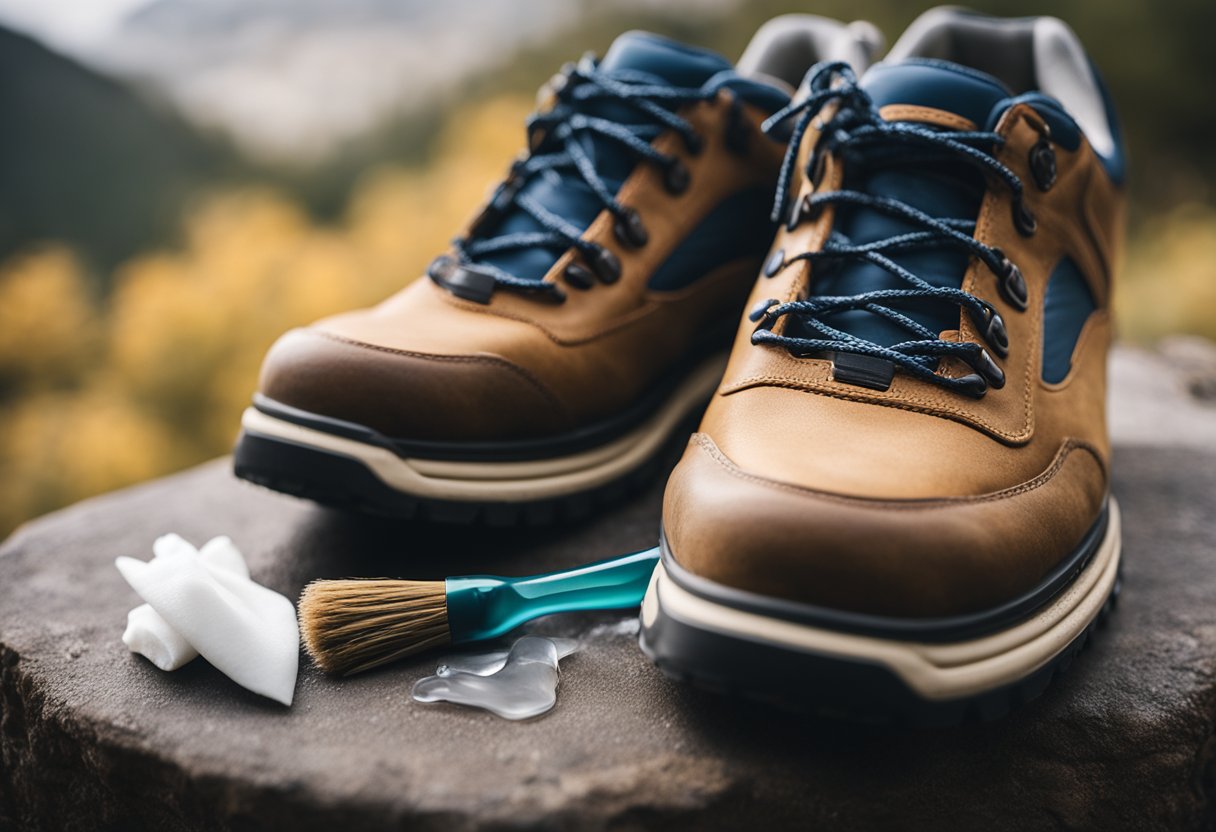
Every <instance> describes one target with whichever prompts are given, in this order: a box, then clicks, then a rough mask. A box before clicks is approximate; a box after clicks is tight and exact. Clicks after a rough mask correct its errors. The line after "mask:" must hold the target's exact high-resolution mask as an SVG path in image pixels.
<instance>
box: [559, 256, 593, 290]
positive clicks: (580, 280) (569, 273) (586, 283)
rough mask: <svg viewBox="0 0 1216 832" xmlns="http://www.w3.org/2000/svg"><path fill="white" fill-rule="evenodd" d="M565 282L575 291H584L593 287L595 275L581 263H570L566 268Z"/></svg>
mask: <svg viewBox="0 0 1216 832" xmlns="http://www.w3.org/2000/svg"><path fill="white" fill-rule="evenodd" d="M565 275H566V282H567V283H569V284H570V285H571V286H573V287H574V288H575V289H581V290H583V291H586V290H587V289H590V288H591V287H592V286H594V285H595V275H593V274H592V273H591V270H590V269H588V268H587V267H586V266H584V265H582V264H581V263H571V264H569V265H568V266H566V272H565Z"/></svg>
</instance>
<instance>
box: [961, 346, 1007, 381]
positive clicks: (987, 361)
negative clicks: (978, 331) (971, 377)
mask: <svg viewBox="0 0 1216 832" xmlns="http://www.w3.org/2000/svg"><path fill="white" fill-rule="evenodd" d="M968 363H970V364H971V366H972V367H973V368H974V369H975V371H976V372H978V373H979V374H980V375H981V376H983V377H984V381H985V382H986V383H987V384H988V386H989V387H992V388H993V389H994V390H1000V389H1001V388H1002V387H1004V386H1005V372H1004V370H1002V369H1001V368H1000V367H998V366H997V364H996V362H995V361H993V360H992V356H991V355H989V354H988V350H984V349H981V350H980V354H979V355H978V356H976V357H975V359H974V360H973V361H970V362H968Z"/></svg>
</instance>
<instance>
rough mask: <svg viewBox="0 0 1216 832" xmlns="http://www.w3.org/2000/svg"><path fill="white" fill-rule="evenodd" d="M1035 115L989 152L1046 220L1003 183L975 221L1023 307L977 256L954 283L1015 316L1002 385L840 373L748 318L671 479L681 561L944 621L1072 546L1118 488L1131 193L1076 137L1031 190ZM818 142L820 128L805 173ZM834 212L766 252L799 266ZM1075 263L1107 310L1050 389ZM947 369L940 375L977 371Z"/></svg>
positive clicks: (765, 291) (971, 334) (783, 592)
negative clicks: (1048, 334)
mask: <svg viewBox="0 0 1216 832" xmlns="http://www.w3.org/2000/svg"><path fill="white" fill-rule="evenodd" d="M913 109H914V110H915V111H916V112H914V113H913V112H911V110H913ZM882 115H883V117H884V118H887V119H890V120H895V119H900V120H904V119H912V118H914V119H916V120H922V121H927V122H932V123H937V124H943V125H947V126H950V127H952V128H954V129H959V128H960V126H961V127H962V128H964V129H974V126H972V125H970V124H969V123H963V122H965V120H963V119H960V118H959V117H958V116H956V115H954V114H951V113H945V112H941V111H936V110H932V109H930V108H925V107H917V108H908V107H886V108H883V110H882ZM1039 126H1040V123H1039V120H1038V116H1037V115H1036V114H1035V112H1034V110H1033V109H1032V108H1031V107H1029V106H1028V105H1026V104H1020V105H1017V106H1015V107H1014V108H1012V109H1011V110H1010V111H1009V112H1008V113H1006V115H1005V117H1004V118H1003V119H1002V120H1001V122H1000V123H999V124H998V125H997V127H996V130H997V132H999V133H1000V134H1001V135H1003V136H1004V137H1005V138H1006V142H1005V144H1004V146H1003V147H1002V148H1001V149H1000V150H999V152H998V153H997V158H998V160H999V161H1001V162H1002V163H1003V164H1005V165H1007V166H1009V167H1010V168H1011V169H1012V170H1013V171H1014V172H1015V173H1016V174H1017V175H1018V176H1019V177H1020V178H1021V179H1022V181H1023V182H1024V183H1026V200H1027V205H1028V206H1029V207H1030V209H1031V210H1032V211H1033V213H1034V214H1035V216H1036V217H1037V220H1038V231H1037V232H1036V233H1035V234H1033V235H1032V236H1030V237H1024V236H1022V235H1021V234H1019V233H1018V231H1017V230H1016V229H1015V227H1014V225H1013V222H1012V219H1011V217H1012V201H1011V200H1012V198H1011V195H1010V191H1009V189H1008V188H1004V187H996V186H994V187H990V188H989V189H988V192H987V194H986V195H985V197H984V200H983V203H982V206H981V210H980V214H979V219H978V222H977V227H976V238H977V239H979V240H981V241H982V242H985V243H987V244H989V245H993V246H996V247H998V248H1000V249H1002V250H1003V251H1004V252H1005V253H1006V254H1007V255H1008V257H1009V258H1010V259H1011V260H1012V261H1013V262H1014V263H1016V264H1017V265H1018V266H1019V267H1020V268H1021V270H1022V272H1023V274H1024V276H1025V279H1026V282H1027V284H1028V288H1029V295H1030V304H1029V308H1028V309H1027V311H1025V312H1019V311H1017V310H1016V308H1014V307H1012V306H1011V305H1010V304H1009V303H1007V302H1006V301H1005V300H1004V298H1003V297H1002V296H1001V294H1000V293H999V291H998V287H997V278H996V277H995V276H994V275H993V274H992V273H991V271H990V270H989V269H988V267H987V266H986V265H984V264H983V263H982V262H980V261H979V260H977V259H973V260H972V262H971V265H970V267H969V269H968V272H967V274H966V276H965V279H964V282H963V285H962V288H963V289H964V290H966V291H968V292H970V293H972V294H974V295H975V296H977V297H979V298H982V299H984V300H986V301H988V302H990V303H991V304H993V306H995V307H996V309H997V310H998V311H999V312H1000V314H1001V315H1002V316H1003V318H1004V320H1005V324H1006V326H1007V328H1008V331H1009V339H1010V348H1009V355H1008V357H1007V358H1005V359H999V358H997V359H996V360H997V363H998V364H999V365H1000V366H1001V368H1002V369H1003V370H1004V372H1005V377H1006V383H1005V385H1004V387H1003V388H1001V389H989V390H988V392H987V393H986V394H985V395H984V396H983V397H981V398H979V399H972V398H969V397H965V396H962V395H959V394H956V393H953V392H951V391H949V390H946V389H944V388H942V387H939V386H937V385H934V384H931V383H928V382H925V381H921V380H917V379H914V378H912V377H910V376H908V375H906V374H904V373H901V372H896V375H895V379H894V382H893V383H892V385H891V387H890V389H889V390H886V391H876V390H870V389H867V388H863V387H858V386H854V385H850V384H846V383H843V382H838V381H834V380H833V377H832V364H831V361H830V360H827V359H816V358H795V357H793V356H792V355H791V354H790V353H789V352H788V351H787V350H785V349H782V348H779V347H774V346H767V345H765V346H754V345H752V343H751V334H752V331H753V329H754V326H755V325H754V324H753V323H751V322H750V321H748V320H746V319H745V320H744V321H743V322H742V325H741V326H740V328H739V331H738V335H737V338H736V343H735V347H734V351H733V353H732V355H731V360H730V364H729V366H728V368H727V371H726V375H725V378H724V379H723V382H722V385H721V387H720V388H719V391H718V394H717V395H716V396H715V398H714V400H713V402H712V403H711V405H710V408H709V410H708V412H707V413H706V415H705V417H704V421H703V423H702V426H701V428H700V431H699V433H697V434H696V435H694V437H693V439H692V441H691V442H690V444H689V448H688V450H687V452H686V453H685V456H684V458H683V460H682V461H681V462H680V464H679V466H678V467H677V468H676V470H675V472H674V473H673V475H672V477H671V480H670V481H669V483H668V488H667V493H666V497H665V502H664V514H663V520H664V530H665V533H666V536H667V540H668V543H669V545H670V547H671V551H672V553H673V554H674V556H675V557H676V559H677V561H678V562H679V563H680V565H681V566H683V567H685V568H686V569H688V570H691V571H692V572H694V573H696V574H698V575H700V576H703V577H706V578H709V579H712V580H715V581H718V582H721V583H723V584H727V585H729V586H732V587H736V588H740V589H745V590H751V591H755V592H760V593H764V594H767V595H772V596H777V597H781V598H786V599H791V600H796V601H801V602H805V603H811V604H819V605H825V606H830V607H834V608H838V609H843V610H849V611H854V612H864V613H871V614H880V615H900V616H945V615H955V614H962V613H967V612H974V611H979V610H982V609H985V608H990V607H992V606H994V605H996V604H999V603H1000V602H1002V601H1005V600H1009V599H1011V598H1013V597H1016V596H1017V595H1020V594H1022V593H1025V592H1027V591H1029V590H1030V589H1032V588H1033V587H1034V586H1035V585H1036V584H1037V583H1038V582H1040V581H1041V580H1042V579H1043V578H1044V577H1045V576H1046V574H1047V573H1048V572H1049V571H1051V569H1052V568H1053V567H1055V566H1056V565H1057V564H1059V563H1060V561H1061V560H1062V559H1063V558H1065V557H1066V556H1068V555H1069V554H1070V553H1072V552H1073V551H1074V550H1075V549H1076V547H1077V546H1078V544H1079V543H1080V542H1081V540H1082V539H1083V537H1084V535H1085V533H1086V532H1087V531H1088V530H1089V529H1090V527H1091V526H1092V525H1093V524H1094V522H1095V520H1096V518H1097V517H1098V515H1099V513H1100V511H1101V508H1102V505H1103V501H1104V499H1105V497H1106V493H1107V488H1108V482H1109V443H1108V439H1107V432H1106V414H1105V390H1106V355H1107V350H1108V346H1109V343H1110V338H1111V324H1110V313H1109V303H1110V281H1111V276H1112V271H1113V268H1114V264H1115V262H1116V261H1117V259H1118V254H1119V251H1118V250H1119V245H1120V241H1121V234H1122V212H1123V197H1122V194H1121V193H1120V192H1119V189H1118V188H1117V187H1116V186H1115V185H1114V184H1113V183H1112V181H1111V179H1110V177H1109V176H1108V174H1107V173H1106V171H1105V169H1104V168H1103V167H1102V165H1101V163H1100V161H1099V160H1098V158H1097V156H1096V155H1095V154H1094V152H1093V150H1092V149H1091V148H1090V147H1089V145H1088V144H1087V143H1085V142H1084V140H1083V141H1082V143H1081V146H1080V147H1079V148H1078V149H1077V150H1075V151H1068V150H1066V149H1065V148H1063V147H1061V146H1059V145H1056V146H1055V152H1056V157H1057V161H1058V178H1057V181H1056V183H1055V185H1054V186H1053V187H1051V188H1050V189H1049V190H1047V191H1045V192H1044V191H1042V190H1040V189H1038V188H1037V187H1036V186H1035V184H1034V182H1035V180H1034V178H1033V176H1032V175H1031V173H1030V170H1029V153H1030V149H1031V147H1032V146H1033V145H1034V144H1035V142H1036V141H1038V139H1039V136H1040V132H1039ZM816 140H817V135H816V134H815V131H814V130H813V129H812V130H811V131H810V132H809V134H808V136H807V137H806V138H805V139H804V142H803V147H802V148H801V149H800V150H801V153H802V160H801V162H800V164H799V169H800V170H802V169H804V167H805V159H806V153H807V152H808V151H809V148H810V147H811V146H813V144H814V142H815V141H816ZM842 178H843V170H842V167H841V162H840V161H839V159H838V158H836V157H834V156H830V157H828V161H827V165H826V169H825V170H824V173H823V184H822V185H821V186H820V187H821V189H822V190H832V189H836V188H839V187H840V183H841V181H842ZM800 187H801V188H802V191H803V193H809V191H810V190H811V187H812V186H811V184H810V182H809V181H805V178H804V180H803V181H802V182H801V185H800ZM832 222H833V211H832V210H831V208H825V209H824V210H823V212H822V214H821V215H820V216H819V217H818V218H817V219H815V220H813V221H808V222H806V223H804V224H802V225H800V226H799V227H797V228H796V229H795V230H793V231H792V232H787V231H784V230H783V231H782V232H780V233H779V234H778V237H777V240H776V241H775V243H774V248H775V249H778V248H780V249H784V251H785V252H786V259H787V260H788V258H789V256H791V255H792V254H796V253H798V252H801V251H806V250H814V249H818V248H820V247H821V246H822V244H823V241H824V239H825V238H826V235H827V233H828V232H829V230H830V229H831V226H832ZM1064 258H1071V259H1072V260H1073V261H1074V262H1075V263H1076V265H1077V266H1078V267H1079V269H1080V271H1081V272H1082V274H1083V275H1084V276H1085V279H1086V280H1087V282H1088V285H1089V288H1090V289H1091V291H1092V293H1093V297H1094V299H1095V301H1096V304H1097V311H1096V312H1095V313H1094V314H1093V315H1092V316H1091V317H1090V319H1089V320H1088V322H1087V323H1086V324H1085V327H1084V329H1083V330H1082V334H1081V336H1080V339H1079V341H1078V343H1077V346H1076V349H1075V351H1074V354H1073V357H1072V366H1071V370H1070V372H1069V374H1068V376H1067V377H1066V378H1065V379H1064V380H1063V381H1062V382H1060V383H1059V384H1048V383H1046V382H1044V381H1043V380H1042V374H1041V363H1042V341H1043V336H1042V329H1043V301H1044V292H1045V288H1046V285H1047V281H1048V277H1049V276H1050V275H1051V273H1052V271H1053V269H1054V268H1055V267H1056V265H1057V264H1058V263H1059V262H1060V261H1061V260H1062V259H1064ZM811 280H812V276H811V274H810V269H809V266H808V264H807V262H806V261H805V260H803V261H799V262H797V263H795V264H792V265H790V266H788V267H786V268H785V269H783V270H782V271H781V272H779V273H778V274H777V275H776V276H775V277H773V278H765V277H761V278H760V279H759V280H758V281H757V283H756V285H755V288H754V290H753V292H752V297H751V299H750V301H749V306H750V304H752V303H756V302H758V301H761V300H763V299H766V298H777V299H779V300H782V301H786V300H793V299H796V298H799V297H803V296H805V295H806V293H807V287H808V283H809V281H811ZM783 325H784V319H783V320H782V321H781V322H780V323H778V325H777V326H778V327H781V326H783ZM957 329H958V331H957V333H944V334H943V337H954V338H959V339H962V340H966V341H974V342H977V343H983V342H982V340H981V339H980V337H979V336H978V335H977V334H976V332H975V330H974V328H973V326H972V323H971V321H970V319H969V317H968V316H966V315H964V314H962V313H960V318H959V323H958V328H957ZM775 331H780V330H779V329H778V330H775ZM994 358H996V356H994ZM942 363H943V365H944V366H943V368H942V369H941V370H940V371H939V372H944V373H948V374H950V375H953V376H960V375H963V374H964V373H965V372H970V370H968V369H964V368H963V367H962V365H961V364H957V363H955V362H952V361H944V362H942Z"/></svg>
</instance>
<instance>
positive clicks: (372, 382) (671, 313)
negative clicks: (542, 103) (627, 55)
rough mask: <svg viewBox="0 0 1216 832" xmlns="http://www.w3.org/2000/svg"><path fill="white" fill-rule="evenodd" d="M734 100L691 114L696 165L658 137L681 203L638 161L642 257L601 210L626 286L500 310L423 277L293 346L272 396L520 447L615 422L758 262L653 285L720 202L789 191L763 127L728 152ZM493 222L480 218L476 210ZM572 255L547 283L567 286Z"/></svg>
mask: <svg viewBox="0 0 1216 832" xmlns="http://www.w3.org/2000/svg"><path fill="white" fill-rule="evenodd" d="M731 97H732V94H731V93H730V92H728V91H725V90H724V91H722V92H721V93H720V94H719V95H718V97H717V98H715V99H713V100H710V101H706V102H699V103H696V104H691V105H688V106H686V107H683V108H681V110H680V111H679V115H680V116H682V117H683V118H685V119H687V120H688V121H689V122H690V123H691V124H692V126H693V127H694V129H695V130H696V131H697V133H698V134H699V135H700V136H701V137H702V138H703V140H704V146H703V148H702V149H701V151H700V152H699V153H697V154H695V155H693V154H690V153H689V152H688V150H687V149H686V148H685V147H684V143H683V142H682V141H681V140H680V138H679V136H677V135H675V134H674V133H672V132H670V131H668V132H666V133H664V134H663V135H661V136H660V137H659V138H657V139H656V140H655V146H656V147H657V148H658V149H659V150H660V151H662V152H664V153H670V154H672V155H675V156H677V157H679V158H680V159H681V160H682V161H683V163H684V164H685V165H686V166H687V168H688V169H689V171H690V174H691V185H690V187H689V188H688V189H687V190H686V191H685V192H683V193H681V194H678V195H676V194H672V193H669V192H668V191H667V190H666V189H665V188H664V186H663V181H662V176H661V172H660V170H659V169H658V168H657V167H656V166H655V165H652V164H647V163H644V162H643V163H639V164H638V166H637V168H636V169H635V170H634V172H633V173H632V174H631V175H630V176H629V178H628V179H627V180H626V181H625V183H624V184H623V185H622V187H621V189H620V192H619V193H618V195H617V196H618V199H619V200H620V202H621V203H622V204H624V205H628V206H631V207H633V208H634V209H636V210H637V212H638V213H639V215H640V216H641V218H642V220H643V221H644V223H645V224H646V227H647V229H648V231H649V237H650V239H649V242H647V243H646V244H645V245H644V246H642V247H641V248H636V249H635V248H629V247H626V246H624V245H622V244H621V243H620V242H619V241H618V240H617V239H616V237H615V235H614V233H613V217H612V215H611V214H610V213H608V212H607V211H604V212H602V213H601V214H600V215H599V216H598V217H597V218H596V219H595V220H594V221H593V223H592V224H591V226H590V227H589V228H588V229H587V231H586V232H585V233H584V235H583V237H584V239H587V240H591V241H593V242H596V243H599V244H601V245H603V246H605V247H607V248H609V249H610V250H612V251H613V252H614V253H615V254H616V255H617V256H618V257H619V258H620V261H621V264H622V275H621V278H620V280H619V281H617V282H616V283H614V284H611V285H600V284H597V285H596V286H594V287H593V288H591V289H590V290H587V291H579V290H577V289H573V288H570V287H566V295H567V298H566V300H565V301H564V302H563V303H551V302H546V301H544V300H539V299H537V298H536V297H535V296H529V295H526V294H521V293H514V292H511V291H507V290H500V291H497V292H495V293H494V296H493V298H492V299H491V301H490V302H489V303H488V304H479V303H473V302H469V301H466V300H462V299H460V298H457V297H455V296H453V295H452V294H450V293H449V292H448V291H446V290H445V289H442V288H440V287H439V286H437V285H436V284H435V283H434V282H432V281H431V280H418V281H415V282H414V283H413V284H411V285H410V286H408V287H407V288H406V289H404V290H403V291H401V292H400V293H398V294H397V295H395V296H393V297H391V298H389V299H388V300H386V301H384V302H383V303H382V304H380V305H379V306H377V307H375V308H373V309H367V310H360V311H356V312H348V313H345V314H342V315H337V316H335V317H332V318H327V319H325V320H322V321H320V322H318V323H316V324H314V325H312V326H310V327H308V328H305V329H299V330H293V331H292V332H289V333H287V334H286V335H284V336H283V337H282V338H281V339H280V340H279V341H278V342H277V343H276V344H275V345H274V347H273V348H272V349H271V351H270V353H269V354H268V355H267V357H266V360H265V362H264V364H263V368H262V376H261V382H260V389H261V392H262V393H263V394H264V395H266V396H268V397H270V398H271V399H274V400H276V401H278V402H281V403H283V404H287V405H291V406H293V407H297V408H301V409H303V410H307V411H310V412H313V413H318V414H322V415H325V416H329V417H332V418H337V419H343V420H347V421H352V422H356V423H359V424H362V425H366V426H368V427H371V428H373V429H375V430H378V431H380V432H382V433H384V434H386V435H389V436H394V437H402V438H411V439H421V440H452V441H460V440H510V439H522V438H533V437H541V436H547V435H552V434H553V433H555V432H561V431H567V430H571V429H575V428H578V427H581V426H584V425H587V424H591V423H594V422H595V421H597V420H601V419H605V418H609V417H611V416H612V415H614V414H616V413H618V412H620V411H621V410H622V409H624V408H627V407H628V406H629V405H631V404H633V403H634V402H636V401H637V400H638V398H639V396H641V395H642V394H643V393H644V392H645V391H646V390H647V389H649V388H651V387H652V386H654V385H655V384H656V383H658V382H659V381H660V380H661V379H663V378H664V377H665V376H669V375H671V374H672V373H673V372H674V371H676V370H677V368H678V367H679V366H681V365H682V364H684V363H686V362H687V361H689V360H690V359H692V358H693V357H695V354H696V353H697V352H698V351H699V350H701V349H703V344H702V343H701V342H702V341H703V339H704V336H705V335H706V334H707V333H711V332H712V331H713V330H714V329H715V327H719V328H720V327H729V326H730V325H731V323H732V322H733V321H734V320H735V318H736V316H737V314H738V310H739V307H740V304H741V303H742V301H743V298H744V297H745V296H746V294H747V291H748V287H749V286H750V285H751V283H752V279H753V277H754V275H755V272H756V269H757V267H758V266H759V262H760V257H759V256H755V257H746V258H743V259H740V260H738V261H736V262H730V263H721V264H719V265H718V266H717V267H716V268H715V269H714V270H713V271H712V272H711V273H710V274H708V275H706V276H705V277H703V278H702V279H699V280H697V281H695V282H693V283H692V284H691V285H690V286H688V287H687V288H683V289H679V290H675V291H656V290H653V289H650V288H648V285H647V284H648V281H649V280H650V277H651V275H652V274H653V273H654V272H655V270H656V269H657V268H658V267H659V266H661V265H662V264H663V263H664V262H665V260H666V259H667V258H668V256H669V255H670V254H671V253H672V252H673V251H674V250H675V249H676V247H677V246H678V245H679V244H680V242H681V241H682V240H683V239H684V238H685V237H686V236H687V235H688V234H689V233H690V232H691V231H692V230H693V229H694V228H695V227H696V226H697V225H698V223H700V222H701V220H702V219H704V218H705V216H706V215H707V214H708V213H709V211H710V210H712V209H713V208H714V207H715V206H717V205H718V204H719V203H720V202H721V201H722V200H723V199H725V198H727V197H728V196H730V195H732V194H734V193H736V192H738V191H741V190H743V189H748V188H755V187H764V188H769V187H772V186H773V185H774V183H775V182H776V175H777V169H778V166H779V165H780V162H781V157H782V155H783V153H784V150H785V148H784V146H783V145H780V144H778V143H776V142H774V141H771V140H769V139H767V138H765V137H764V136H762V135H761V134H760V131H759V123H760V122H761V121H762V120H763V118H764V117H765V116H766V114H765V113H763V112H761V111H759V110H758V109H757V108H754V107H752V106H750V105H744V108H743V112H744V116H745V118H746V120H747V122H748V123H749V125H750V128H751V131H752V135H751V137H750V141H749V142H748V145H747V147H748V150H747V152H746V153H745V154H742V155H740V154H737V153H735V152H732V151H731V150H729V149H728V148H727V147H726V145H725V142H724V136H725V132H726V124H727V114H728V112H729V109H730V102H731ZM478 213H480V212H478ZM578 257H579V255H578V254H577V252H576V251H575V250H574V249H571V250H569V251H567V252H566V253H565V254H563V255H562V256H561V257H560V258H558V260H557V262H556V263H555V264H554V266H553V267H552V268H551V269H550V270H549V273H548V274H547V275H546V276H545V278H544V279H545V280H546V281H551V282H558V283H562V282H563V272H564V270H565V267H566V265H567V264H568V263H570V262H571V261H573V260H576V259H577V258H578Z"/></svg>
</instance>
